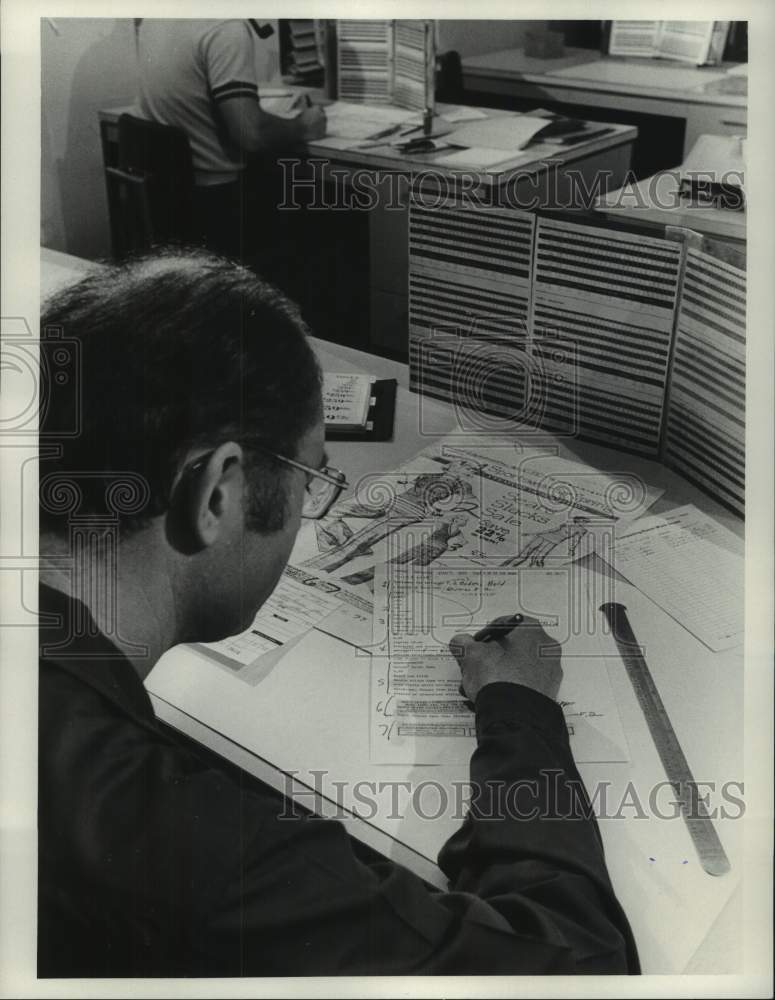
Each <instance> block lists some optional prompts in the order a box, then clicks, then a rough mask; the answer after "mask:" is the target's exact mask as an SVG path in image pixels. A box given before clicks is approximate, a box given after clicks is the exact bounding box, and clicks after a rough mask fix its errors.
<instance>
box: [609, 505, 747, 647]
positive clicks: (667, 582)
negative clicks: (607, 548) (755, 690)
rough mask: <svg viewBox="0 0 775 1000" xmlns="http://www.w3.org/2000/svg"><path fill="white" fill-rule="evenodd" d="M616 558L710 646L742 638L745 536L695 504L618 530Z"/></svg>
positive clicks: (619, 566) (618, 564)
mask: <svg viewBox="0 0 775 1000" xmlns="http://www.w3.org/2000/svg"><path fill="white" fill-rule="evenodd" d="M612 561H613V563H614V565H615V567H616V569H617V570H618V571H619V572H620V573H621V574H622V576H625V577H626V578H627V579H628V580H629V581H630V583H632V584H634V585H635V586H636V587H637V588H638V589H639V590H642V591H643V593H644V594H646V596H647V597H649V598H651V600H652V601H653V602H654V603H655V604H657V605H658V606H659V607H660V608H662V609H663V610H664V611H666V612H667V613H668V614H669V615H670V616H671V617H672V618H675V620H676V621H677V622H679V623H680V624H681V625H683V627H684V628H685V629H687V630H688V631H689V632H691V633H692V635H695V636H696V637H697V638H698V639H699V640H700V641H701V642H703V643H705V645H706V646H707V647H708V648H709V649H712V650H713V651H714V652H715V651H718V650H721V649H733V648H734V647H735V646H739V645H740V644H741V643H742V642H743V638H744V619H743V611H744V606H743V604H744V602H743V583H744V578H743V577H744V561H743V545H742V542H741V541H740V540H739V539H738V538H737V536H736V535H734V534H733V533H732V532H731V531H728V530H727V529H726V528H724V527H722V526H721V525H719V524H717V523H716V522H715V521H713V520H712V519H711V518H709V517H708V516H707V515H706V514H703V513H702V512H701V511H699V510H698V509H697V508H696V507H694V506H693V505H692V504H687V505H686V506H684V507H676V508H675V510H671V511H670V512H669V513H667V514H663V515H659V516H652V517H644V518H641V519H640V520H638V521H636V522H635V523H634V524H632V525H630V526H628V527H627V528H625V529H623V530H622V533H621V534H618V533H617V535H616V541H615V545H614V554H613V560H612Z"/></svg>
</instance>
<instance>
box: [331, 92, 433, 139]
mask: <svg viewBox="0 0 775 1000" xmlns="http://www.w3.org/2000/svg"><path fill="white" fill-rule="evenodd" d="M324 110H325V112H326V137H325V138H326V139H330V138H337V139H360V140H363V139H371V138H372V137H373V136H374V134H375V133H377V132H380V131H382V130H383V129H386V128H390V126H391V125H402V124H403V123H404V122H407V121H409V120H410V119H412V118H414V117H415V116H416V112H413V111H411V110H407V109H406V108H396V107H393V106H392V105H388V106H384V105H381V106H375V105H371V104H352V103H348V102H347V101H335V102H334V103H333V104H329V105H328V106H327V107H326V108H325V109H324Z"/></svg>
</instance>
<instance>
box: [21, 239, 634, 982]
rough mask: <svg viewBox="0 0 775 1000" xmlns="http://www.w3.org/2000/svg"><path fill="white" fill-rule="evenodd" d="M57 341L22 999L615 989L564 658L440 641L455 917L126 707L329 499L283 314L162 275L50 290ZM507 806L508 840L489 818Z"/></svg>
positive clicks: (347, 842)
mask: <svg viewBox="0 0 775 1000" xmlns="http://www.w3.org/2000/svg"><path fill="white" fill-rule="evenodd" d="M52 327H53V328H55V329H57V330H59V331H61V335H62V336H63V337H65V338H67V339H70V340H74V341H75V342H76V343H77V345H78V352H79V356H80V369H79V379H80V389H79V394H80V399H81V409H80V417H79V428H78V429H79V433H78V434H77V435H75V436H71V435H70V434H68V433H66V430H62V431H61V432H60V433H58V430H59V429H60V428H65V429H68V428H70V427H71V426H72V421H71V420H70V417H71V416H72V415H73V399H74V397H73V394H72V386H68V385H63V384H60V383H59V382H57V381H53V382H52V385H51V391H50V393H49V396H48V398H47V405H46V407H45V409H44V415H43V417H42V432H43V434H44V435H45V440H46V441H47V442H49V443H54V444H56V445H57V446H59V453H58V457H54V458H50V459H46V460H42V461H41V473H40V474H41V539H40V548H41V564H42V569H41V581H42V585H41V591H40V608H41V613H42V616H43V617H42V618H41V628H40V642H41V653H42V655H41V665H40V750H39V909H38V920H39V927H38V949H39V951H38V958H39V974H40V975H41V976H68V975H79V976H84V975H86V976H101V977H102V976H155V975H156V976H158V975H170V976H181V975H199V976H203V975H210V976H213V975H241V976H245V975H251V976H252V975H313V974H316V975H336V974H401V973H412V974H416V973H438V974H441V973H447V974H462V973H479V974H482V973H492V974H495V973H501V974H505V973H574V972H582V973H599V972H611V973H624V972H634V971H637V968H638V966H637V956H636V952H635V947H634V944H633V941H632V937H631V934H630V931H629V927H628V924H627V920H626V918H625V916H624V914H623V913H622V910H621V908H620V906H619V904H618V902H617V900H616V898H615V895H614V893H613V890H612V888H611V884H610V881H609V878H608V874H607V871H606V866H605V861H604V858H603V851H602V847H601V842H600V839H599V835H598V831H597V827H596V825H595V822H594V819H591V818H590V817H589V815H583V812H584V811H583V810H582V811H581V813H579V812H578V810H574V809H573V806H572V803H571V793H570V792H569V784H568V783H569V782H572V781H578V780H579V779H578V774H577V771H576V769H575V765H574V763H573V760H572V757H571V754H570V750H569V747H568V739H567V733H566V729H565V725H564V721H563V716H562V712H561V710H560V708H559V706H558V705H557V704H556V702H555V701H554V700H553V699H554V696H555V695H556V693H557V689H558V686H559V681H560V675H561V669H560V655H559V653H560V651H559V647H557V646H552V645H551V643H550V640H549V639H548V637H547V635H546V633H544V632H543V630H542V629H541V628H540V627H539V626H538V625H536V624H534V623H532V622H530V621H526V622H525V623H524V625H522V626H520V627H519V628H517V629H516V630H515V631H514V632H513V633H511V635H509V636H508V637H507V638H505V639H499V640H497V641H494V642H492V643H489V644H484V643H481V642H476V641H474V640H473V639H472V638H471V637H470V636H459V637H457V638H456V640H455V642H456V643H457V647H459V648H458V649H457V655H458V656H459V661H460V664H461V671H462V679H463V685H464V687H465V691H466V694H467V696H468V697H469V698H470V699H471V700H472V701H475V704H476V723H477V731H478V748H477V750H476V751H475V753H474V755H473V758H472V762H471V777H472V784H473V786H474V789H475V797H474V802H473V804H472V807H471V810H470V813H469V815H468V817H467V819H466V821H465V823H464V824H463V825H462V827H461V829H460V830H459V831H458V832H457V833H456V834H455V835H454V836H453V837H452V838H451V839H450V840H449V841H448V842H447V844H446V845H445V846H444V848H443V850H442V852H441V855H440V865H441V867H442V869H443V870H444V872H445V873H446V874H447V875H448V877H449V879H450V891H449V892H439V891H436V890H434V889H431V888H429V887H428V886H427V885H426V884H425V883H423V882H422V881H421V880H420V879H419V878H417V877H416V876H414V875H413V874H411V873H410V872H409V871H408V870H407V869H405V868H402V867H400V866H398V865H396V864H393V863H391V862H390V861H388V860H387V859H385V858H381V857H379V856H375V855H374V853H373V852H371V851H369V850H367V849H366V848H364V847H362V846H361V845H360V844H359V843H358V842H356V841H354V840H352V839H351V838H350V837H349V836H348V835H347V833H346V832H345V829H344V827H343V826H341V825H340V824H339V823H337V822H335V821H333V820H322V819H316V818H313V817H296V818H291V819H289V818H288V813H287V804H286V805H284V803H283V801H282V800H281V799H280V798H279V797H278V796H277V795H276V794H275V793H274V792H272V791H271V790H269V789H265V788H264V787H263V786H257V785H252V784H251V785H250V786H249V787H246V786H245V783H244V782H243V781H242V779H240V778H236V779H235V777H234V776H233V775H232V774H231V773H227V772H226V771H225V770H223V769H221V768H219V767H214V766H212V765H211V764H210V763H208V762H206V761H205V759H204V758H203V757H200V755H199V754H198V752H197V751H196V750H193V749H191V748H189V747H188V746H186V747H183V746H181V745H180V744H179V743H178V742H177V741H176V740H174V739H173V738H171V737H170V736H169V735H168V733H167V732H166V731H164V730H163V729H162V728H161V727H160V726H159V725H158V724H157V722H156V720H155V718H154V715H153V711H152V708H151V704H150V701H149V699H148V696H147V694H146V692H145V689H144V688H143V686H142V683H141V681H142V679H143V678H144V677H145V676H146V675H147V674H148V672H149V671H150V669H151V667H152V666H153V664H154V662H155V661H156V660H157V659H158V657H159V656H160V655H161V654H162V653H163V652H164V651H165V650H166V649H168V648H169V647H170V646H172V645H173V644H175V643H178V642H183V641H190V640H200V641H208V640H215V639H218V638H222V637H224V636H227V635H229V634H233V633H235V632H237V631H239V630H241V629H244V628H245V627H246V626H247V625H248V624H249V623H250V622H251V620H252V618H253V616H254V614H255V612H256V610H257V608H258V607H259V606H260V605H261V604H262V602H263V601H264V600H266V598H267V597H268V595H269V594H270V593H271V592H272V589H273V588H274V586H275V584H276V583H277V580H278V578H279V576H280V574H281V572H282V570H283V567H284V566H285V563H286V560H287V558H288V555H289V553H290V551H291V547H292V544H293V541H294V537H295V535H296V532H297V530H298V528H299V525H300V520H301V518H302V517H303V516H305V514H319V513H320V512H321V511H322V510H325V509H326V507H327V505H328V504H329V503H330V502H331V501H332V500H333V499H334V498H335V496H336V495H337V493H338V491H339V489H340V488H341V485H342V481H343V477H342V476H341V474H340V473H338V472H337V470H333V469H330V468H327V467H326V454H325V448H324V440H323V420H322V409H321V398H320V376H319V371H318V368H317V364H316V361H315V359H314V355H313V353H312V351H311V349H310V346H309V345H308V343H307V340H306V335H305V334H306V331H305V328H304V326H303V324H302V323H301V322H300V320H299V319H298V315H297V313H296V312H295V310H294V308H293V307H292V306H291V305H290V304H289V303H288V302H287V301H286V300H285V299H283V298H282V297H281V296H279V295H278V294H277V293H276V292H275V291H273V290H272V289H271V288H269V287H267V286H266V285H264V284H262V282H261V281H259V280H258V279H257V278H256V277H255V275H253V274H252V273H250V272H248V271H246V270H243V269H242V268H240V267H238V266H236V265H234V264H231V263H229V262H226V261H223V260H221V259H219V258H214V257H211V256H209V255H205V254H201V255H186V256H184V255H175V254H172V255H167V256H160V257H157V258H149V259H147V260H145V261H142V260H141V261H139V262H135V263H133V264H131V265H128V266H125V267H123V268H110V269H105V270H101V271H100V272H98V273H96V274H94V275H92V276H89V277H88V278H86V279H85V280H84V281H82V282H81V283H79V284H78V285H76V286H74V287H73V288H71V289H69V290H65V291H64V292H63V293H61V294H60V295H59V296H58V297H56V298H55V299H54V300H53V301H52V302H50V303H49V305H48V307H47V310H46V312H45V315H44V316H43V318H42V323H41V328H42V330H44V331H45V330H46V329H47V328H48V329H50V328H52ZM116 512H118V514H117V517H118V538H117V542H116V541H115V531H114V528H115V516H116ZM547 644H548V646H547ZM541 647H543V649H541ZM332 683H336V681H335V679H332ZM288 725H289V726H292V725H293V719H292V718H290V719H288ZM544 770H545V771H548V772H550V773H551V775H552V780H550V781H545V782H544V781H538V780H537V779H538V778H539V776H540V774H541V772H542V771H544ZM531 783H532V784H531ZM522 785H524V787H525V788H526V789H527V797H526V799H524V800H520V804H521V806H522V807H523V808H522V809H521V816H522V818H521V819H520V818H519V817H515V816H514V815H513V814H512V813H511V812H509V811H508V810H506V811H501V809H500V806H499V803H500V802H501V801H502V796H501V795H500V792H502V791H503V789H504V788H505V789H506V791H507V792H508V790H509V789H515V788H516V787H517V786H522ZM531 788H534V789H535V790H534V791H531ZM531 802H532V805H533V807H534V808H532V809H531V808H530V803H531ZM283 813H284V815H283ZM557 817H564V818H557Z"/></svg>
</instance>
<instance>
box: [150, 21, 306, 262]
mask: <svg viewBox="0 0 775 1000" xmlns="http://www.w3.org/2000/svg"><path fill="white" fill-rule="evenodd" d="M258 31H259V29H258V28H257V26H256V25H255V23H253V22H250V21H244V20H243V21H240V20H228V21H215V20H213V21H209V20H201V19H199V20H198V19H175V20H163V19H157V18H144V19H142V20H141V21H140V24H139V27H138V29H137V51H138V59H139V69H140V93H139V108H140V111H141V112H142V114H143V116H144V117H145V118H148V119H150V120H151V121H155V122H159V123H160V124H162V125H173V126H176V127H177V128H180V129H182V130H183V131H184V132H185V133H186V135H187V136H188V139H189V143H190V146H191V155H192V158H193V166H194V181H195V212H196V216H197V226H198V228H199V230H200V231H201V233H202V235H203V237H204V241H205V244H206V245H207V246H208V247H209V248H210V249H212V250H215V251H217V252H219V253H226V254H228V255H229V256H233V257H237V258H240V259H243V260H249V259H250V258H251V257H256V258H257V259H258V261H259V262H260V264H263V265H265V268H264V269H266V266H269V265H271V262H272V260H276V259H277V256H278V253H279V252H280V245H284V244H286V243H288V242H290V240H289V239H288V237H290V236H291V235H292V234H291V233H290V232H289V227H291V226H292V225H293V224H294V221H295V220H294V219H293V218H281V217H280V216H279V215H278V213H277V211H276V206H277V204H278V201H279V200H280V198H279V195H280V186H279V183H278V175H277V170H276V160H277V157H278V156H282V155H293V154H298V153H299V151H300V150H302V149H303V148H304V145H305V143H307V142H309V141H310V140H313V139H317V138H320V137H321V136H323V135H325V131H326V118H325V113H324V112H323V110H322V109H321V108H320V107H315V106H308V105H307V104H306V102H303V101H302V102H301V103H302V104H303V105H304V106H303V107H301V109H300V110H299V113H298V115H297V116H296V117H295V118H281V117H278V116H276V115H273V114H270V113H268V112H267V111H264V110H263V109H262V108H261V105H260V102H259V97H260V94H259V85H258V80H257V74H256V51H255V47H256V44H257V43H259V37H258ZM249 165H250V169H248V168H249ZM289 214H290V215H291V216H292V215H293V214H294V213H282V215H284V216H288V215H289ZM284 230H285V231H284Z"/></svg>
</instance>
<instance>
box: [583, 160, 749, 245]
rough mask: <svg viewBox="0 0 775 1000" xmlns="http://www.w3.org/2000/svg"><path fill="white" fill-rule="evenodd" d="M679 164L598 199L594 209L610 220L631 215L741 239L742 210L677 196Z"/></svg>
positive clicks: (637, 219)
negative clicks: (695, 202)
mask: <svg viewBox="0 0 775 1000" xmlns="http://www.w3.org/2000/svg"><path fill="white" fill-rule="evenodd" d="M679 170H680V167H676V168H675V170H665V171H664V172H662V173H659V174H655V175H654V176H653V177H647V178H645V179H644V180H642V181H638V182H637V183H635V184H628V185H627V186H626V187H623V188H619V190H617V191H610V192H609V193H608V194H606V195H603V196H602V197H601V198H599V199H598V201H597V204H596V206H595V208H596V210H597V211H598V212H600V213H601V214H603V215H606V216H607V217H608V218H609V219H612V220H614V221H615V220H617V219H619V220H621V219H631V220H632V221H633V222H646V223H653V224H655V225H662V226H685V227H686V228H688V229H694V230H696V231H697V232H700V233H706V234H707V235H709V236H722V237H726V238H731V239H735V240H741V241H744V240H745V238H746V212H745V209H743V210H742V211H740V212H737V211H732V210H731V209H725V208H706V207H700V206H693V205H690V204H688V203H687V202H686V201H682V200H681V199H680V198H679V196H678V192H679V187H680V179H679V174H678V172H679Z"/></svg>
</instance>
